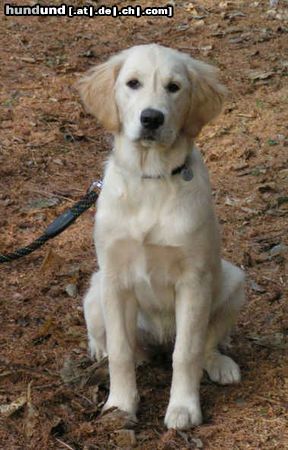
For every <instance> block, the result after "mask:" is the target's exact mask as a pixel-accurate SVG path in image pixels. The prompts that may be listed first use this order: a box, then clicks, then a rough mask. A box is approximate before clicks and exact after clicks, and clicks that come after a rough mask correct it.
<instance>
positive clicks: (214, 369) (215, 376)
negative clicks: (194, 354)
mask: <svg viewBox="0 0 288 450" xmlns="http://www.w3.org/2000/svg"><path fill="white" fill-rule="evenodd" d="M205 370H206V371H207V373H208V375H209V378H210V380H212V381H215V382H216V383H219V384H232V383H239V382H240V381H241V373H240V369H239V366H238V364H236V363H235V362H234V361H233V359H232V358H229V356H226V355H222V354H221V353H215V354H213V355H212V356H210V357H209V358H208V359H207V361H206V363H205Z"/></svg>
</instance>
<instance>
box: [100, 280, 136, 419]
mask: <svg viewBox="0 0 288 450" xmlns="http://www.w3.org/2000/svg"><path fill="white" fill-rule="evenodd" d="M102 289H103V291H102V293H103V307H104V317H105V326H106V333H107V350H108V359H109V374H110V393H109V397H108V400H107V403H106V404H105V406H104V410H106V409H108V408H111V407H117V408H119V409H120V410H122V411H125V412H127V413H129V414H131V415H132V416H135V414H136V410H137V405H138V400H139V399H138V394H137V387H136V375H135V342H136V318H137V304H136V299H135V296H134V295H133V293H132V292H130V291H128V290H123V289H120V288H119V287H118V286H116V285H114V283H113V281H112V280H111V279H106V280H105V279H104V280H103V285H102Z"/></svg>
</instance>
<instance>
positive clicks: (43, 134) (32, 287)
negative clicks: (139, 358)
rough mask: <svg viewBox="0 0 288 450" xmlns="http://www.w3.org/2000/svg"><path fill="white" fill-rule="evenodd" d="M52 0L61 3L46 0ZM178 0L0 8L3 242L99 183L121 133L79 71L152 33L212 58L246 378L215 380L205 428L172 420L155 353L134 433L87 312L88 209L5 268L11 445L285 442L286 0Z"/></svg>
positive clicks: (0, 361)
mask: <svg viewBox="0 0 288 450" xmlns="http://www.w3.org/2000/svg"><path fill="white" fill-rule="evenodd" d="M1 3H2V7H3V2H1ZM17 3H18V4H26V5H27V4H31V5H32V4H33V2H31V1H25V2H24V1H23V2H20V1H19V2H17ZM35 3H36V2H35ZM51 3H53V4H59V5H60V4H61V3H62V2H60V1H59V2H58V1H54V2H41V4H51ZM130 3H131V4H134V1H132V0H131V2H130ZM136 3H137V2H136ZM136 3H135V4H136ZM139 3H140V2H139ZM166 3H167V2H165V1H164V2H163V1H159V2H158V3H157V5H166ZM173 3H174V6H175V11H174V17H173V18H163V17H158V18H157V17H150V18H148V17H142V18H128V17H122V18H110V17H97V18H93V19H92V18H80V17H77V18H72V19H71V18H68V17H58V18H57V17H4V15H3V9H2V10H1V17H0V33H1V38H0V39H1V49H0V52H1V53H0V57H1V67H0V70H1V81H0V82H1V91H0V98H1V109H0V118H1V124H0V175H1V177H0V187H1V188H0V189H1V190H0V211H1V215H0V225H1V234H0V251H1V252H6V251H11V250H12V249H15V248H17V247H19V246H23V245H25V244H27V243H29V242H30V241H31V240H33V239H34V238H35V237H36V236H38V235H39V234H40V233H41V232H42V231H43V230H44V229H45V227H46V226H47V225H48V224H49V223H50V222H51V221H52V220H53V219H54V218H55V217H56V216H57V215H58V214H59V213H60V212H62V211H63V210H65V209H66V208H67V207H69V206H71V205H72V204H73V202H74V201H76V200H78V199H79V198H80V196H81V195H82V193H84V191H85V189H86V188H87V187H88V185H89V184H90V182H91V181H92V180H94V179H97V178H101V174H102V168H103V162H104V161H105V158H106V156H107V153H108V152H109V149H110V147H111V139H110V137H109V136H108V135H107V134H105V132H104V131H103V130H102V129H101V128H100V126H99V125H98V124H97V123H96V122H95V121H94V120H93V119H92V117H91V116H89V115H88V114H86V113H85V112H84V111H83V108H82V106H81V103H80V101H79V97H78V94H77V92H76V90H75V87H74V83H75V81H76V80H77V78H78V77H79V75H80V74H81V73H83V72H85V71H86V70H87V69H89V67H91V66H93V65H94V64H97V63H99V62H100V61H104V60H105V59H106V58H107V57H108V56H109V55H111V54H113V53H115V52H117V51H119V50H121V49H123V48H126V47H129V46H131V45H134V44H140V43H150V42H157V43H161V44H164V45H167V46H173V47H175V48H178V49H179V50H183V51H185V52H187V53H189V54H191V55H192V56H194V57H196V58H199V59H201V60H204V61H206V62H209V63H212V64H215V65H217V66H218V67H219V68H220V70H221V78H222V80H223V82H224V83H225V84H226V85H227V86H228V89H229V95H228V98H227V101H226V104H225V108H224V111H223V114H222V115H221V116H220V118H218V119H217V120H216V121H215V123H213V124H212V125H210V126H208V127H206V128H205V129H204V130H203V131H202V134H201V136H200V137H199V138H198V140H197V143H198V145H199V147H200V148H201V151H202V152H203V154H204V156H205V160H206V163H207V165H208V167H209V170H210V174H211V181H212V185H213V192H214V198H215V203H216V209H217V213H218V216H219V219H220V224H221V229H222V234H223V255H224V256H225V257H227V258H228V259H230V260H232V261H233V262H234V263H236V264H238V265H239V266H241V267H242V268H244V269H245V271H246V273H247V303H246V305H245V308H244V309H243V312H242V314H241V317H240V320H239V323H238V326H237V329H236V330H235V333H234V336H233V340H232V344H233V345H232V347H231V349H230V353H231V354H232V355H233V356H235V359H236V360H237V361H238V363H239V364H240V366H241V369H242V382H241V384H240V385H237V386H227V387H225V386H224V387H223V386H217V385H215V384H213V383H211V382H210V381H209V380H208V379H206V378H205V377H204V378H203V383H202V385H201V398H202V408H203V413H204V424H203V425H202V426H200V427H197V428H195V429H193V430H191V431H189V432H185V433H184V432H183V433H182V432H176V431H173V430H170V431H167V430H166V429H165V427H164V425H163V419H164V414H165V408H166V406H167V402H168V397H169V386H170V381H171V357H170V356H169V355H166V354H163V353H162V352H161V351H157V352H155V357H154V358H153V360H152V361H151V362H150V363H149V364H148V363H146V364H145V365H143V366H141V367H139V368H138V371H137V377H138V384H139V391H140V395H141V403H140V409H139V414H138V419H139V421H138V424H136V426H135V427H133V428H132V429H131V430H129V428H130V426H131V427H132V425H133V424H129V423H126V422H125V420H124V419H123V418H121V417H118V416H117V414H116V413H113V414H110V415H107V416H104V417H102V418H101V417H100V411H101V406H102V405H103V402H104V401H105V398H106V397H107V393H108V383H109V381H108V376H107V365H106V363H104V364H100V365H97V364H96V365H95V363H94V362H92V361H90V360H89V358H88V357H87V341H86V331H85V325H84V319H83V310H82V298H83V294H84V292H85V290H86V289H87V286H88V281H89V277H90V275H91V273H92V271H93V270H94V269H95V267H96V260H95V255H94V248H93V242H92V228H93V215H94V211H93V208H92V209H91V210H90V211H89V212H86V213H85V214H84V215H83V216H82V217H81V218H80V219H79V220H78V221H77V223H76V224H75V225H73V226H72V227H71V228H70V229H69V230H68V231H66V232H64V233H63V234H62V235H61V236H60V237H58V238H56V239H54V240H53V241H50V243H48V244H46V245H45V246H44V247H43V248H42V249H41V250H38V251H37V252H35V253H33V254H32V255H31V256H29V257H26V258H23V259H21V260H19V261H17V262H14V263H11V264H5V265H2V266H1V269H0V270H1V285H0V291H1V295H0V306H1V317H0V323H1V325H0V326H1V328H0V346H1V356H0V448H1V449H5V450H16V449H17V450H18V449H30V448H34V449H37V450H38V449H57V450H58V449H59V450H60V449H65V448H66V449H67V448H68V449H74V450H80V449H83V450H84V449H86V450H93V449H101V450H102V449H113V448H131V447H132V446H134V447H135V448H138V449H151V450H152V449H163V450H164V449H165V450H166V449H167V450H169V449H183V450H184V449H195V448H204V449H207V450H236V449H237V450H238V449H239V450H240V449H241V450H242V449H253V450H254V449H265V450H266V449H267V450H268V449H277V450H281V449H283V450H284V449H287V448H288V432H287V418H288V414H287V407H288V396H287V393H288V364H287V363H288V361H287V348H288V322H287V312H288V311H287V310H288V307H287V245H288V242H287V241H288V239H287V238H288V233H287V228H288V226H287V215H288V196H287V195H288V194H287V184H288V183H287V179H288V165H287V148H288V89H287V74H288V52H287V50H288V45H287V42H288V35H287V32H288V2H287V0H282V1H281V0H280V2H279V4H278V6H277V8H276V9H271V10H269V8H270V6H269V1H268V0H267V1H266V0H265V1H264V0H263V1H223V2H220V1H219V2H218V1H217V2H216V1H210V0H206V1H202V2H200V1H199V2H196V1H193V2H184V1H177V0H176V1H175V2H173ZM70 4H71V5H74V6H76V5H83V4H89V5H94V6H97V7H98V6H99V5H100V4H101V3H100V2H97V1H87V2H86V3H85V2H82V1H81V0H79V1H74V0H73V1H72V0H71V2H70ZM105 4H106V5H110V4H113V2H110V1H107V2H105ZM118 4H119V5H120V6H124V5H125V2H118ZM151 4H152V2H150V3H149V2H147V1H143V2H141V6H148V5H151ZM154 6H155V5H154ZM285 270H286V272H285Z"/></svg>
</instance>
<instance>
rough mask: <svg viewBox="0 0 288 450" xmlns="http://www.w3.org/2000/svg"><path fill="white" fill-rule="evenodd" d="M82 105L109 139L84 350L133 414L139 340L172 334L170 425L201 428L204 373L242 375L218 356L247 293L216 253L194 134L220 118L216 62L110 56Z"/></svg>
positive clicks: (160, 51) (88, 81)
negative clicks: (102, 366) (105, 367)
mask: <svg viewBox="0 0 288 450" xmlns="http://www.w3.org/2000/svg"><path fill="white" fill-rule="evenodd" d="M79 90H80V93H81V97H82V99H83V102H84V104H85V106H86V108H87V110H88V111H89V112H90V113H91V114H93V115H94V116H95V117H97V119H98V120H99V121H100V123H102V125H103V126H104V127H105V128H106V129H107V130H109V131H110V132H111V133H113V135H114V148H113V151H112V153H111V156H110V158H109V161H108V163H107V166H106V170H105V177H104V181H103V189H102V192H101V194H100V196H99V200H98V204H97V214H96V225H95V245H96V251H97V257H98V262H99V271H98V272H97V273H95V274H94V275H93V277H92V281H91V286H90V288H89V290H88V292H87V294H86V297H85V300H84V312H85V319H86V323H87V328H88V337H89V343H90V350H91V354H92V355H93V356H95V357H96V358H97V359H98V360H99V359H101V358H102V357H103V356H105V355H107V354H108V358H109V373H110V394H109V398H108V400H107V403H106V405H105V407H104V408H105V409H107V408H110V407H117V408H119V409H120V410H123V411H126V412H127V413H129V414H131V415H133V416H135V414H136V409H137V405H138V399H139V397H138V392H137V386H136V378H135V359H136V347H137V348H138V347H139V345H140V346H141V342H142V343H143V339H149V338H150V339H151V342H160V343H165V342H168V341H173V342H174V340H175V345H174V352H173V378H172V386H171V392H170V400H169V404H168V408H167V412H166V417H165V424H166V425H167V427H168V428H177V429H186V428H189V427H191V426H193V425H198V424H200V423H201V420H202V415H201V408H200V400H199V384H200V379H201V375H202V371H203V369H205V370H206V371H207V373H208V375H209V377H210V378H211V380H213V381H216V382H218V383H221V384H228V383H237V382H239V381H240V370H239V367H238V365H237V364H236V363H235V362H234V361H233V360H232V359H231V358H229V357H228V356H225V355H223V354H221V353H220V351H219V349H218V345H219V344H220V343H221V342H222V341H223V340H224V339H225V337H227V334H229V332H230V329H231V327H232V325H233V323H234V321H235V318H236V316H237V313H238V311H239V309H240V306H241V305H242V303H243V300H244V287H243V285H244V275H243V272H242V271H241V270H240V269H238V268H237V267H235V266H234V265H232V264H230V263H229V262H227V261H224V260H221V257H220V242H219V235H218V227H217V221H216V218H215V214H214V209H213V204H212V200H211V190H210V184H209V177H208V173H207V170H206V168H205V166H204V163H203V160H202V157H201V155H200V153H199V151H198V150H197V149H196V148H195V145H194V139H195V137H196V136H197V135H198V133H199V132H200V130H201V128H202V127H203V126H204V125H205V124H206V123H207V122H209V121H210V120H212V119H213V118H214V117H216V116H217V115H218V114H219V112H220V110H221V106H222V101H223V96H224V94H225V88H224V87H223V86H222V85H221V84H220V83H219V82H218V80H217V72H216V69H215V68H213V67H211V66H210V65H207V64H205V63H202V62H200V61H197V60H195V59H192V58H191V57H189V56H188V55H186V54H182V53H180V52H178V51H176V50H172V49H169V48H166V47H162V46H160V45H156V44H152V45H140V46H136V47H132V48H130V49H128V50H125V51H123V52H121V53H119V54H117V55H115V56H113V57H111V58H110V59H109V60H108V61H107V62H105V63H104V64H100V65H99V66H97V67H95V68H93V69H92V70H91V71H90V72H89V73H88V74H87V75H86V76H85V77H84V78H83V79H82V80H80V82H79Z"/></svg>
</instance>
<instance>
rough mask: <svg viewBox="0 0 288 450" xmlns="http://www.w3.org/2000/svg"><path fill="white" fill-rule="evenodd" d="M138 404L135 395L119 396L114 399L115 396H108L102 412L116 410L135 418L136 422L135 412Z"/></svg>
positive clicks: (137, 396)
mask: <svg viewBox="0 0 288 450" xmlns="http://www.w3.org/2000/svg"><path fill="white" fill-rule="evenodd" d="M138 403H139V395H138V394H137V393H136V394H135V395H131V396H128V395H121V396H118V397H116V396H115V395H111V394H110V395H109V397H108V400H107V402H106V403H105V405H104V406H103V410H102V411H103V412H104V411H107V410H108V409H111V408H117V409H119V410H120V411H123V412H125V413H127V414H128V415H130V416H131V417H133V418H135V420H136V411H137V407H138Z"/></svg>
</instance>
